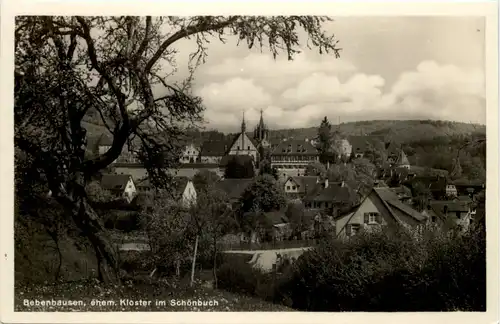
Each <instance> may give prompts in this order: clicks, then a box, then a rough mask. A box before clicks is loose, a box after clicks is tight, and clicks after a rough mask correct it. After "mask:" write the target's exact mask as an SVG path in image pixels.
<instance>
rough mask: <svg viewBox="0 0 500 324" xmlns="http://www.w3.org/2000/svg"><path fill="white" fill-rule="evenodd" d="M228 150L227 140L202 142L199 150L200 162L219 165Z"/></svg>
mask: <svg viewBox="0 0 500 324" xmlns="http://www.w3.org/2000/svg"><path fill="white" fill-rule="evenodd" d="M228 149H229V144H228V141H227V140H208V141H205V142H203V144H202V145H201V150H200V162H201V163H204V164H219V163H220V161H221V159H222V157H223V156H225V155H226V153H227V150H228Z"/></svg>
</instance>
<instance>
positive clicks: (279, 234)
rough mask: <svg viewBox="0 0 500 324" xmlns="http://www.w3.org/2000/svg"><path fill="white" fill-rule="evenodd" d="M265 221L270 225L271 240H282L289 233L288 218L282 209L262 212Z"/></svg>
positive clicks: (287, 236)
mask: <svg viewBox="0 0 500 324" xmlns="http://www.w3.org/2000/svg"><path fill="white" fill-rule="evenodd" d="M263 214H264V217H265V219H266V222H267V223H268V224H269V225H271V231H270V234H271V237H272V240H273V241H283V240H285V239H288V238H289V237H290V235H291V227H290V223H289V222H288V218H287V217H286V216H285V214H284V212H282V211H270V212H266V213H263Z"/></svg>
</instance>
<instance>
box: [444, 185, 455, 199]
mask: <svg viewBox="0 0 500 324" xmlns="http://www.w3.org/2000/svg"><path fill="white" fill-rule="evenodd" d="M445 194H446V197H456V196H457V195H458V191H457V187H455V185H454V184H451V183H448V184H447V185H446V189H445Z"/></svg>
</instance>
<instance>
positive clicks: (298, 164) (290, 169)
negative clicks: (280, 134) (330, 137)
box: [271, 140, 319, 179]
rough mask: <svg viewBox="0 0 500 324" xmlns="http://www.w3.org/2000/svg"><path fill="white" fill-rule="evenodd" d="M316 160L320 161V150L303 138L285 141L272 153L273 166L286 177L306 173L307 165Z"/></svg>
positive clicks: (281, 175)
mask: <svg viewBox="0 0 500 324" xmlns="http://www.w3.org/2000/svg"><path fill="white" fill-rule="evenodd" d="M314 161H319V155H318V150H317V149H316V148H315V147H314V146H312V145H311V143H310V142H306V141H302V140H287V141H283V142H281V143H280V144H279V145H278V146H277V147H276V148H275V149H274V150H273V151H272V153H271V167H273V168H276V169H277V170H278V174H279V175H280V177H282V178H284V179H286V178H288V177H289V176H301V175H304V173H305V170H306V167H307V165H308V164H310V163H311V162H314Z"/></svg>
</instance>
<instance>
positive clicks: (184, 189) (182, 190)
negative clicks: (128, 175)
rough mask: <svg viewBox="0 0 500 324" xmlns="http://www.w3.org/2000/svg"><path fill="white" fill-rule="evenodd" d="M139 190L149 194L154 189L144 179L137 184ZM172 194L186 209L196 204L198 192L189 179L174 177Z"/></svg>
mask: <svg viewBox="0 0 500 324" xmlns="http://www.w3.org/2000/svg"><path fill="white" fill-rule="evenodd" d="M137 188H138V189H139V191H140V192H148V191H150V190H151V189H152V187H151V184H150V182H149V180H148V179H144V180H142V181H140V182H139V183H137ZM172 194H173V198H174V199H176V200H177V201H179V202H180V203H181V205H182V206H183V207H185V208H188V207H190V206H192V205H193V204H196V200H197V192H196V188H195V187H194V184H193V182H192V181H191V179H189V178H188V177H173V178H172Z"/></svg>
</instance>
